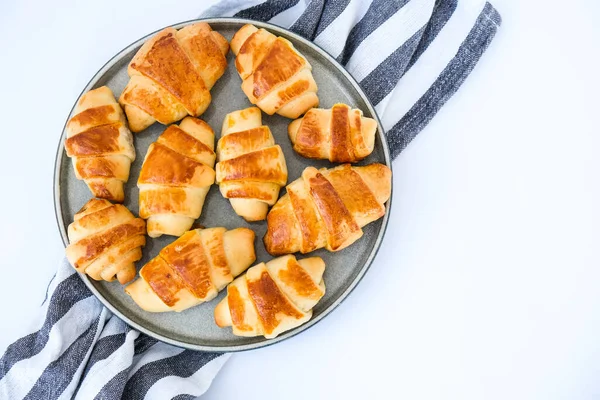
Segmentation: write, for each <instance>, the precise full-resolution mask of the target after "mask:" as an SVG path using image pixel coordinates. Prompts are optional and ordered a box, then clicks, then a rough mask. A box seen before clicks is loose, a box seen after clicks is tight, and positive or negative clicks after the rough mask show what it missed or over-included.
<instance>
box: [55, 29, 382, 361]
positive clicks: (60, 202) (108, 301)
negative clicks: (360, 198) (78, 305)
mask: <svg viewBox="0 0 600 400" xmlns="http://www.w3.org/2000/svg"><path fill="white" fill-rule="evenodd" d="M198 21H200V20H193V21H187V22H182V23H180V24H177V25H174V26H173V27H174V28H177V29H180V28H182V27H184V26H186V25H189V24H192V23H195V22H198ZM204 21H205V22H208V23H209V24H210V25H211V27H212V28H213V29H214V30H216V31H218V32H220V33H221V34H223V35H224V36H225V37H226V38H227V39H228V40H231V38H232V37H233V35H234V33H235V32H236V31H237V30H238V29H239V28H241V27H242V26H243V25H244V24H246V23H252V24H254V25H256V26H257V27H259V28H260V27H262V28H265V29H268V30H269V31H271V32H272V33H274V34H276V35H279V36H283V37H285V38H286V39H288V40H290V41H291V42H292V43H293V44H294V46H295V47H296V48H297V49H298V50H299V51H300V52H301V53H302V54H303V55H304V56H305V57H306V58H307V59H308V61H309V62H310V63H311V65H312V67H313V74H314V77H315V80H316V81H317V84H318V86H319V92H318V95H319V99H320V102H321V103H320V107H323V108H330V107H331V106H333V105H334V104H335V103H338V102H342V103H346V104H349V105H351V106H353V107H357V108H359V109H361V110H363V112H364V114H365V116H367V117H371V118H375V119H376V120H377V121H378V124H379V127H378V132H377V138H376V141H375V150H374V151H373V154H371V155H370V156H369V157H368V158H367V159H366V160H364V161H363V162H361V163H360V164H361V165H364V164H370V163H373V162H379V163H384V164H386V165H387V166H388V167H390V168H391V162H390V156H389V152H388V147H387V144H386V142H385V135H384V132H383V129H382V127H381V124H380V123H379V120H378V118H377V115H376V114H375V110H374V108H373V107H372V105H371V104H370V103H369V101H368V99H367V97H366V96H365V94H364V93H363V92H362V90H361V89H360V87H359V86H358V84H357V83H356V81H354V79H353V78H352V77H351V76H350V74H349V73H348V72H346V70H344V68H343V67H342V66H341V65H340V64H338V63H337V62H336V61H335V60H334V59H333V58H332V57H331V56H329V55H328V54H327V53H326V52H325V51H324V50H322V49H321V48H319V47H317V46H316V45H315V44H313V43H311V42H309V41H307V40H305V39H304V38H302V37H300V36H298V35H296V34H294V33H292V32H289V31H287V30H285V29H282V28H280V27H277V26H274V25H270V24H266V23H262V22H256V21H248V20H243V19H233V18H214V19H206V20H204ZM155 33H156V32H153V33H151V34H149V35H147V36H146V37H143V38H141V39H140V40H138V41H136V42H135V43H133V44H131V45H130V46H128V47H127V48H125V49H124V50H123V51H121V52H120V53H118V54H117V55H116V56H114V57H113V58H112V59H111V60H110V61H108V62H107V63H106V65H104V66H103V67H102V68H101V69H100V71H98V73H96V75H95V76H94V77H93V78H92V80H91V81H90V82H89V83H88V85H87V86H86V87H85V88H84V89H83V92H82V94H83V93H85V92H87V91H89V90H91V89H94V88H97V87H99V86H102V85H107V86H108V87H110V88H111V89H112V91H113V92H114V93H115V96H116V97H118V96H119V95H120V94H121V92H122V90H123V89H124V88H125V85H126V84H127V81H128V80H129V78H128V76H127V65H128V64H129V62H130V61H131V59H132V58H133V56H134V54H135V53H136V52H137V51H138V49H139V48H140V47H141V45H142V44H143V43H144V42H145V41H146V40H147V39H149V38H150V37H151V36H152V35H154V34H155ZM228 62H229V66H228V68H227V71H226V72H225V74H224V75H223V77H222V78H221V79H220V80H219V81H218V82H217V83H216V85H215V86H214V87H213V89H212V91H211V94H212V103H211V104H210V106H209V107H208V109H207V110H206V112H205V113H204V114H203V115H202V116H201V117H200V118H202V119H204V120H205V121H206V122H208V123H209V124H210V126H211V127H212V128H213V129H214V131H215V135H216V139H217V140H218V139H219V137H220V130H221V124H222V122H223V118H224V117H225V115H226V114H227V113H229V112H231V111H235V110H239V109H242V108H246V107H249V106H251V104H250V103H249V101H248V99H247V98H246V96H245V95H244V94H243V92H242V90H241V88H240V85H241V79H240V77H239V76H238V74H237V71H236V69H235V57H234V56H233V54H232V53H231V52H229V54H228ZM72 113H73V110H71V114H70V115H69V116H68V118H67V120H68V119H69V118H71V117H72ZM263 123H264V124H265V125H268V126H269V127H270V128H271V131H272V132H273V135H274V137H275V141H276V142H277V144H279V145H281V147H282V148H283V152H284V153H285V159H286V162H287V167H288V171H289V178H288V182H292V181H293V180H295V179H296V178H298V177H299V176H300V174H301V173H302V170H304V168H305V167H307V166H309V165H312V166H315V167H317V168H321V167H327V168H329V167H332V166H333V165H332V164H331V163H329V162H327V161H315V160H309V159H306V158H303V157H301V156H299V155H298V154H296V153H295V152H294V151H293V149H292V146H291V144H290V140H289V138H288V135H287V126H288V124H289V123H290V120H289V119H287V118H284V117H281V116H277V115H273V116H269V115H266V114H264V113H263ZM164 129H165V127H164V126H163V125H160V124H158V123H156V124H154V125H152V126H151V127H150V128H148V129H146V130H145V131H143V132H141V133H138V134H134V141H135V148H136V160H135V162H134V163H133V164H132V165H131V174H130V177H129V181H128V182H127V184H126V186H125V205H126V206H127V207H128V208H129V209H130V210H131V211H132V212H133V213H134V214H137V212H138V188H137V186H136V182H137V178H138V175H139V172H140V168H141V166H142V161H143V160H144V156H145V155H146V151H147V149H148V146H149V145H150V143H152V142H154V141H155V140H156V138H157V137H158V136H159V135H160V134H161V133H162V132H163V130H164ZM65 137H66V133H65V131H64V129H63V133H62V136H61V138H60V142H59V145H58V151H57V154H56V166H55V172H54V203H55V210H56V219H57V222H58V227H59V230H60V234H61V236H62V240H63V242H64V244H65V246H66V245H67V244H68V238H67V229H66V228H67V226H68V225H69V224H70V223H71V222H72V221H73V215H74V214H75V213H76V212H77V211H78V210H79V209H80V208H81V207H82V206H83V205H84V204H85V203H86V202H87V201H88V200H89V199H90V197H91V193H90V191H89V190H88V188H87V186H86V185H85V183H84V182H83V181H80V180H78V179H76V178H75V173H74V171H73V167H72V166H71V162H70V160H69V159H68V157H67V155H66V153H65V151H64V140H65ZM284 191H285V189H282V194H283V193H284ZM390 204H391V199H390V201H388V203H387V204H386V214H385V216H384V217H383V218H381V219H379V220H378V221H375V222H373V223H371V224H370V225H368V226H366V227H365V228H364V235H363V237H362V238H361V239H360V240H358V241H357V242H356V243H354V244H353V245H352V246H350V247H348V248H346V249H344V250H342V251H340V252H337V253H330V252H328V251H326V250H323V249H321V250H318V251H315V252H313V253H311V254H310V256H320V257H322V258H323V260H325V263H326V265H327V267H326V269H325V276H324V279H325V283H326V286H327V292H326V294H325V296H324V297H323V299H321V301H320V302H319V304H317V306H316V307H315V308H314V310H313V317H312V319H311V320H310V321H309V322H307V323H306V324H304V325H302V326H300V327H298V328H296V329H293V330H291V331H288V332H286V333H284V334H282V335H280V336H278V337H277V338H275V339H270V340H267V339H264V338H263V337H255V338H244V337H237V336H234V335H233V334H232V333H231V328H225V329H221V328H219V327H217V325H215V323H214V319H213V309H214V307H215V306H216V305H217V303H218V302H219V301H220V300H221V299H222V298H223V296H224V295H225V291H223V292H221V293H220V294H219V296H218V297H217V298H216V299H214V300H212V301H210V302H208V303H204V304H201V305H199V306H197V307H193V308H191V309H188V310H186V311H183V312H181V313H175V312H170V313H148V312H145V311H143V310H142V309H141V308H139V307H138V306H137V305H136V304H135V303H134V302H133V301H132V300H131V298H130V297H129V296H128V295H126V294H125V292H124V291H123V286H121V285H120V284H119V283H118V282H111V283H107V282H96V281H94V280H92V279H90V278H88V277H87V276H85V275H81V278H82V279H83V281H84V282H85V284H86V285H87V286H88V287H89V288H90V290H91V291H92V292H93V293H94V294H95V295H96V296H97V297H98V299H100V301H102V303H104V305H105V306H106V307H108V308H109V309H110V310H111V311H112V312H113V313H115V314H116V315H117V316H119V317H120V318H121V319H123V320H124V321H125V322H127V323H128V324H129V325H131V326H132V327H134V328H136V329H138V330H140V331H142V332H144V333H146V334H148V335H150V336H152V337H154V338H156V339H158V340H161V341H163V342H167V343H170V344H173V345H175V346H180V347H185V348H188V349H193V350H202V351H240V350H249V349H255V348H258V347H263V346H267V345H270V344H274V343H277V342H280V341H282V340H285V339H287V338H290V337H292V336H294V335H296V334H298V333H300V332H302V331H303V330H305V329H308V328H310V327H311V326H313V325H314V324H316V323H317V322H318V321H320V320H321V319H323V318H324V317H325V316H326V315H327V314H329V313H330V312H331V311H333V310H334V309H335V307H336V306H338V305H339V304H340V303H341V302H342V301H343V300H344V299H345V298H346V297H347V296H348V295H349V294H350V292H351V291H352V289H354V287H356V285H357V284H358V283H359V281H360V280H361V278H362V277H363V275H364V274H365V272H366V271H367V269H368V268H369V266H370V265H371V263H372V262H373V259H374V257H375V254H376V253H377V250H378V248H379V246H380V244H381V240H382V238H383V235H384V233H385V228H386V225H387V221H388V216H389V212H390ZM196 226H204V227H215V226H224V227H226V228H227V229H233V228H237V227H240V226H244V227H248V228H251V229H253V230H254V232H255V233H256V241H255V247H256V256H257V261H256V262H257V263H258V262H261V261H269V260H270V259H272V257H271V256H270V255H269V254H268V253H267V252H266V250H265V248H264V245H263V242H262V237H263V236H264V234H265V232H266V229H267V224H266V222H264V221H263V222H258V223H248V222H246V221H244V220H243V219H242V218H241V217H239V216H237V215H236V214H235V213H234V211H233V210H232V208H231V205H230V204H229V201H228V200H227V199H224V198H223V197H222V196H221V194H220V193H219V189H218V187H217V186H216V185H214V186H213V187H212V188H211V190H210V192H209V193H208V196H207V197H206V202H205V203H204V208H203V209H202V215H201V217H200V218H199V219H198V220H197V221H196ZM175 239H176V238H175V237H172V236H162V237H160V238H158V239H151V238H148V240H147V244H146V247H145V248H144V257H143V259H142V260H141V261H140V262H138V263H137V266H138V268H140V267H141V266H143V265H144V264H145V263H146V262H147V261H148V260H150V259H151V258H153V257H155V256H156V255H157V254H158V252H159V251H160V249H162V248H163V247H164V246H166V245H168V244H169V243H171V242H173V241H174V240H175ZM297 256H298V258H302V257H305V256H303V255H297ZM306 256H308V255H306Z"/></svg>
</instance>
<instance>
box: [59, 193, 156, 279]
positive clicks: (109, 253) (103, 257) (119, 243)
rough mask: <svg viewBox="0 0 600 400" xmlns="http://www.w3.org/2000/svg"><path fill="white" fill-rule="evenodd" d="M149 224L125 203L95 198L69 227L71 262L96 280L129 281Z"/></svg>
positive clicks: (133, 273) (68, 248) (78, 213)
mask: <svg viewBox="0 0 600 400" xmlns="http://www.w3.org/2000/svg"><path fill="white" fill-rule="evenodd" d="M145 233H146V224H145V223H144V220H143V219H141V218H136V217H134V216H133V214H132V213H131V212H130V211H129V210H128V209H127V208H126V207H125V206H123V205H121V204H112V203H111V202H109V201H108V200H104V199H91V200H90V201H88V202H87V203H86V204H85V205H84V206H83V208H82V209H81V210H79V211H78V212H77V213H76V214H75V217H74V221H73V222H72V223H71V224H70V225H69V227H68V236H69V245H68V246H67V249H66V254H67V259H68V260H69V263H71V265H72V266H73V268H75V269H76V270H77V271H79V272H81V273H85V274H87V275H89V276H90V277H91V278H93V279H95V280H105V281H109V282H111V281H113V280H114V279H115V277H116V278H117V279H118V280H119V282H120V283H122V284H124V283H127V282H129V281H130V280H132V279H133V278H134V277H135V262H136V261H138V260H139V259H141V258H142V249H141V247H142V246H144V245H145V244H146V236H145Z"/></svg>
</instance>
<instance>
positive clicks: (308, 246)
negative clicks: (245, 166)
mask: <svg viewBox="0 0 600 400" xmlns="http://www.w3.org/2000/svg"><path fill="white" fill-rule="evenodd" d="M391 178H392V172H391V170H390V169H389V168H388V167H386V166H385V165H383V164H370V165H367V166H364V167H352V166H350V165H349V164H343V165H340V166H338V167H335V168H332V169H321V170H317V169H316V168H313V167H308V168H306V169H305V170H304V171H303V172H302V176H301V177H300V178H298V179H297V180H295V181H294V182H292V183H290V184H289V185H288V186H287V193H286V194H285V195H284V196H283V197H282V198H280V199H279V201H278V202H277V204H275V206H273V208H272V209H271V211H270V212H269V215H268V216H267V233H266V234H265V237H264V243H265V247H266V249H267V251H268V252H269V253H270V254H272V255H280V254H287V253H295V252H297V251H300V252H302V253H308V252H311V251H313V250H316V249H320V248H322V247H325V248H326V249H327V250H329V251H338V250H341V249H343V248H345V247H347V246H349V245H351V244H352V243H354V242H355V241H356V240H358V239H359V238H360V237H361V236H362V234H363V231H362V229H361V228H362V227H363V226H365V225H367V224H368V223H370V222H373V221H375V220H377V219H379V218H381V217H382V216H383V215H384V214H385V207H384V205H383V204H384V203H385V202H386V201H387V200H388V199H389V198H390V195H391Z"/></svg>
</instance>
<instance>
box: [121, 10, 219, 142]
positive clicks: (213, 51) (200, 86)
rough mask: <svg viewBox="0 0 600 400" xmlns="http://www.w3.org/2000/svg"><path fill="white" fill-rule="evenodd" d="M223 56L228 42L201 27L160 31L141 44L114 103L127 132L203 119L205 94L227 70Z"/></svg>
mask: <svg viewBox="0 0 600 400" xmlns="http://www.w3.org/2000/svg"><path fill="white" fill-rule="evenodd" d="M227 51H229V43H227V39H225V38H224V37H223V36H222V35H221V34H220V33H218V32H215V31H213V30H212V29H211V27H210V26H209V25H208V24H207V23H204V22H200V23H197V24H193V25H188V26H186V27H184V28H182V29H180V30H179V31H177V30H176V29H174V28H166V29H163V30H162V31H160V32H159V33H157V34H156V35H155V36H154V37H152V38H151V39H149V40H148V41H147V42H146V43H144V45H143V46H142V47H141V48H140V50H139V51H138V52H137V53H136V55H135V56H134V57H133V60H131V63H130V64H129V68H128V69H127V73H128V74H129V76H130V80H129V83H128V84H127V86H126V87H125V90H124V91H123V93H122V94H121V97H120V98H119V103H121V104H122V105H123V107H124V108H125V113H126V114H127V119H128V120H129V126H130V128H131V130H132V131H133V132H139V131H142V130H144V129H146V128H147V127H149V126H150V125H152V124H153V123H154V122H156V121H158V122H160V123H161V124H165V125H168V124H171V123H173V122H176V121H179V120H180V119H182V118H183V117H185V116H186V115H192V116H195V117H197V116H199V115H200V114H202V113H203V112H204V111H205V110H206V108H207V107H208V105H209V104H210V100H211V96H210V89H211V88H212V87H213V85H214V84H215V82H216V81H217V80H218V79H219V78H220V77H221V75H223V73H224V72H225V69H226V68H227V60H226V58H225V55H226V54H227Z"/></svg>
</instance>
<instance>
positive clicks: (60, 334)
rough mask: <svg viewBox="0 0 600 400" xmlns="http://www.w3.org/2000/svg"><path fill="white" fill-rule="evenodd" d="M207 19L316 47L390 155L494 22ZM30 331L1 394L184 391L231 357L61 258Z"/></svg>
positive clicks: (351, 2)
mask: <svg viewBox="0 0 600 400" xmlns="http://www.w3.org/2000/svg"><path fill="white" fill-rule="evenodd" d="M211 16H236V17H242V18H249V19H255V20H261V21H268V22H271V23H273V24H276V25H280V26H283V27H286V28H289V29H291V30H292V31H294V32H296V33H298V34H300V35H302V36H304V37H306V38H308V39H310V40H313V41H314V42H315V43H317V44H318V45H319V46H321V47H322V48H323V49H325V50H326V51H327V52H328V53H329V54H331V55H332V56H333V57H335V58H336V59H337V60H338V61H339V62H340V63H342V64H343V65H344V66H345V67H346V69H347V70H348V71H349V72H350V73H351V74H352V75H353V76H354V77H355V78H356V80H357V81H358V82H359V83H360V85H361V86H362V88H363V90H364V91H365V93H366V94H367V96H368V97H369V98H370V99H371V101H372V103H373V104H374V105H375V107H376V109H377V112H378V114H379V116H380V118H381V121H382V123H383V126H384V128H385V130H386V132H387V133H386V134H387V139H388V143H389V146H390V150H391V153H392V156H393V157H396V156H397V155H398V154H399V153H400V152H401V151H402V150H403V149H404V148H405V147H406V145H407V144H408V143H409V142H410V141H411V140H412V139H413V138H414V137H415V136H416V135H417V134H418V133H419V132H420V131H421V130H422V129H423V127H425V125H427V123H428V122H429V121H430V120H431V118H433V116H434V115H435V114H436V113H437V111H438V110H439V109H440V108H441V107H442V106H443V105H444V103H445V102H446V101H447V100H448V99H449V98H450V97H451V96H452V95H453V94H454V93H455V92H456V91H457V90H458V88H459V87H460V85H461V84H462V83H463V82H464V80H465V79H466V77H467V76H468V75H469V73H470V72H471V70H472V69H473V67H474V66H475V64H476V63H477V61H478V60H479V58H480V57H481V55H482V54H483V52H484V51H485V50H486V48H487V46H488V45H489V43H490V42H491V40H492V39H493V37H494V35H495V33H496V31H497V29H498V27H499V25H500V22H501V20H500V15H499V14H498V13H497V11H496V10H495V9H494V8H493V7H492V6H491V5H490V4H489V3H487V2H486V1H482V0H437V1H436V0H393V1H392V0H267V1H264V0H259V1H243V0H225V1H223V2H221V3H219V4H218V5H216V6H213V7H212V8H210V9H209V10H208V11H206V12H205V13H204V14H203V15H202V17H211ZM29 332H31V333H29V334H27V335H25V336H23V337H21V338H20V339H18V340H17V341H15V342H14V343H12V344H11V345H9V346H8V348H7V349H6V350H5V352H4V355H3V356H2V358H1V359H0V398H2V399H4V398H6V399H22V398H27V399H36V400H37V399H59V398H60V399H69V398H76V399H85V400H87V399H118V398H123V399H144V398H146V399H171V398H177V399H192V398H195V397H197V396H200V395H202V394H203V393H204V392H205V391H206V390H207V389H208V387H209V385H210V383H211V382H212V380H213V378H214V376H215V375H216V374H217V373H218V371H219V369H220V368H221V367H222V366H223V364H224V363H225V362H226V361H227V359H228V357H229V354H219V353H200V352H193V351H189V350H183V349H180V348H177V347H174V346H170V345H167V344H164V343H161V342H157V341H156V340H154V339H152V338H150V337H148V336H146V335H144V334H142V333H140V332H138V331H136V330H134V329H131V328H130V327H128V326H127V325H126V324H125V323H123V322H122V321H121V320H119V319H118V318H116V317H115V316H113V315H112V314H111V313H110V311H108V310H107V309H106V308H104V307H103V306H102V304H101V303H100V302H99V301H98V300H97V299H96V298H95V297H94V296H93V295H92V293H91V292H90V291H89V290H88V289H87V287H86V286H85V285H84V283H83V281H82V280H81V279H80V278H79V276H78V275H77V274H76V273H75V271H74V270H73V269H72V268H71V266H70V265H69V264H68V263H67V262H66V261H65V262H64V263H63V264H62V265H61V266H60V267H59V270H58V272H57V274H56V276H55V277H54V279H53V280H52V282H51V283H50V285H49V288H48V294H47V297H46V300H45V301H44V303H43V305H42V312H41V314H40V319H39V320H38V321H37V322H36V323H35V324H34V326H32V329H31V330H30V331H29Z"/></svg>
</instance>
